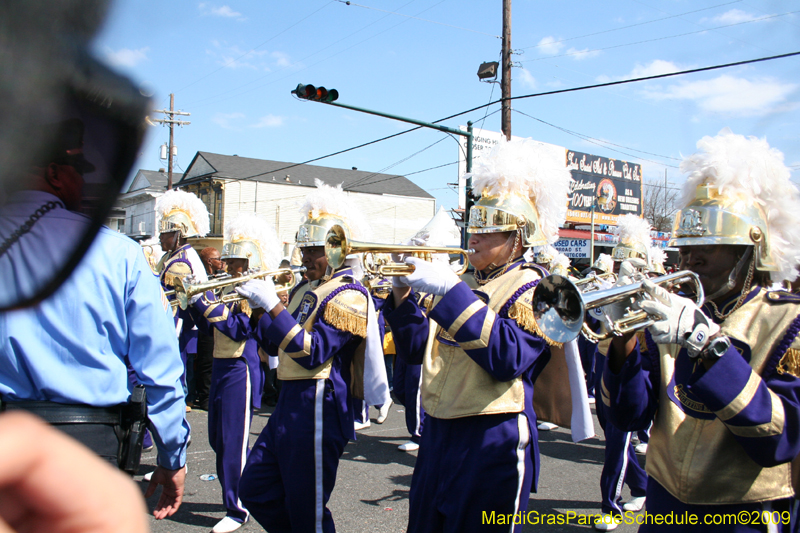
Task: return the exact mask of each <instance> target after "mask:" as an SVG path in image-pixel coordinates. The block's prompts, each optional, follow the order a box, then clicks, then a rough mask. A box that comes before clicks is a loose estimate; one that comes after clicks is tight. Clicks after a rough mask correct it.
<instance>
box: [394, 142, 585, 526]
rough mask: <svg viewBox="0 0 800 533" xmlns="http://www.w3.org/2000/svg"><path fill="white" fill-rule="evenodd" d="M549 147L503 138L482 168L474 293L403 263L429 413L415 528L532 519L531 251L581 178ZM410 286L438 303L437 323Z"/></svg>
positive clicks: (400, 285)
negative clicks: (490, 518)
mask: <svg viewBox="0 0 800 533" xmlns="http://www.w3.org/2000/svg"><path fill="white" fill-rule="evenodd" d="M543 148H544V147H542V146H541V145H540V144H539V143H536V142H535V141H533V140H530V139H528V140H524V141H513V142H508V143H505V142H503V143H501V144H499V145H498V146H497V147H495V148H494V149H493V150H492V152H491V153H490V154H489V155H488V156H486V157H485V158H483V159H481V161H480V162H479V163H478V164H477V165H476V167H477V168H476V171H475V172H474V174H473V177H474V186H475V190H476V191H477V192H480V193H481V198H480V200H478V201H477V202H476V204H475V206H474V207H472V209H471V211H470V218H469V232H470V233H471V237H470V240H469V246H470V248H472V249H474V250H475V253H474V254H472V255H471V257H470V263H472V265H473V266H474V267H475V273H474V279H473V281H474V282H475V283H476V286H477V287H478V288H477V289H475V291H472V290H471V289H470V287H469V286H468V285H467V283H463V282H461V280H460V279H459V278H458V276H457V275H456V274H455V273H454V272H453V271H452V270H451V269H450V267H449V266H448V265H443V264H438V263H426V262H424V261H421V260H418V259H416V258H413V257H408V258H406V259H405V261H406V262H407V263H409V264H413V265H414V266H415V268H416V270H415V272H414V273H413V274H411V275H409V276H405V277H400V278H399V279H397V281H396V282H395V283H396V286H395V289H394V295H393V302H392V303H393V304H394V309H392V310H387V311H386V319H387V321H388V322H389V324H390V325H391V327H392V331H393V332H394V338H395V343H396V345H397V349H398V351H400V350H403V351H404V352H405V353H407V354H409V357H410V360H411V361H414V362H418V363H422V365H423V378H422V403H423V405H424V407H425V411H426V413H427V418H426V427H425V431H424V432H423V434H422V442H421V444H420V449H419V454H418V457H417V462H416V466H415V468H414V475H413V478H412V481H411V493H410V513H409V524H408V531H409V532H412V533H416V532H423V531H478V530H480V531H491V530H503V531H508V530H509V526H508V525H502V526H500V525H498V524H494V525H491V524H486V523H485V522H484V521H482V513H483V512H486V513H487V515H488V514H490V513H498V514H503V515H508V514H512V513H521V512H524V511H525V509H526V507H527V502H528V498H529V494H530V492H531V488H533V489H535V488H536V479H537V476H538V464H539V454H538V443H537V432H536V414H535V413H534V408H533V402H532V399H533V382H534V381H535V380H536V377H537V376H538V375H539V374H540V372H541V371H542V370H543V368H544V367H545V365H546V364H547V362H548V361H549V359H550V350H549V349H548V340H547V339H545V338H543V337H542V335H541V334H540V332H539V329H538V326H537V324H536V322H535V320H534V319H533V314H532V310H531V295H532V292H533V288H534V287H535V286H536V285H537V283H538V282H539V280H540V279H541V273H540V272H541V271H540V270H539V269H538V268H537V267H536V266H535V265H532V264H530V263H525V262H524V259H523V257H522V255H523V252H524V251H525V248H529V247H531V246H538V245H543V244H546V243H548V242H554V241H555V240H556V239H557V236H558V225H559V223H560V222H562V221H563V220H564V218H565V215H566V202H565V198H566V197H567V193H568V191H569V183H570V181H571V178H570V173H569V171H568V170H566V168H565V167H564V162H563V157H560V156H559V155H557V154H552V153H549V152H546V151H545V150H544V149H543ZM411 289H413V291H415V292H426V293H430V294H433V295H435V299H434V301H433V303H432V306H431V308H430V309H429V311H428V313H427V315H426V314H424V313H423V312H422V310H421V309H420V307H419V305H418V304H417V302H416V300H415V298H409V296H410V292H411ZM562 388H563V385H562ZM520 528H521V525H517V526H516V527H514V530H515V531H519V530H520Z"/></svg>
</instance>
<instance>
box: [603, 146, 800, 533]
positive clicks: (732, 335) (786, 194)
mask: <svg viewBox="0 0 800 533" xmlns="http://www.w3.org/2000/svg"><path fill="white" fill-rule="evenodd" d="M698 148H699V149H700V151H699V152H698V153H697V154H694V155H693V156H691V157H689V158H688V159H686V160H685V161H684V162H683V164H682V165H681V170H682V171H684V172H688V173H689V178H688V180H687V182H686V185H685V190H684V206H685V207H684V208H683V209H682V210H681V211H679V212H678V214H677V216H676V219H675V225H674V230H673V240H672V242H671V243H670V245H671V246H678V247H680V253H681V268H682V269H688V270H692V271H693V272H695V273H696V274H697V275H698V276H699V278H700V281H701V283H702V286H703V289H704V291H705V300H704V303H703V305H702V307H701V308H698V307H697V306H696V305H695V303H694V300H692V299H689V298H684V297H682V296H678V295H677V294H673V293H669V292H667V291H666V290H665V289H663V288H660V287H656V286H654V285H652V284H651V283H650V282H645V287H646V290H647V293H648V294H649V295H651V296H652V298H653V299H652V300H650V301H647V302H644V303H642V304H641V307H642V308H643V309H644V310H646V311H647V312H648V314H650V315H652V316H653V317H655V318H656V319H657V320H658V321H657V322H656V323H655V324H654V325H653V326H651V327H650V333H651V334H652V338H653V341H655V343H657V344H658V347H657V349H654V350H650V351H649V353H650V354H652V365H653V370H652V371H651V372H649V373H648V372H645V371H643V370H642V366H643V360H642V355H641V353H640V347H639V346H638V344H637V341H636V337H635V336H634V337H632V336H625V337H618V338H615V340H614V341H613V342H612V346H611V349H610V350H609V354H608V356H609V358H608V363H607V366H606V368H605V370H604V374H603V378H602V396H603V402H604V404H605V405H606V407H608V408H609V409H608V415H609V418H610V419H611V421H612V423H613V424H615V425H616V426H618V427H619V428H621V429H623V430H625V431H633V430H640V429H645V428H646V427H647V425H648V424H649V423H650V420H651V419H653V420H654V422H653V427H652V430H651V438H650V444H649V447H648V450H647V473H648V474H649V476H650V478H649V481H648V485H647V512H648V515H643V516H644V517H645V518H647V517H648V516H649V520H648V521H646V522H645V523H644V524H643V525H642V526H641V528H640V531H685V530H687V529H688V530H698V531H699V530H702V531H726V532H730V531H735V532H740V531H788V530H789V522H790V511H789V506H790V501H791V497H792V495H793V494H794V490H793V489H792V483H791V465H790V462H791V461H792V459H794V457H795V456H796V455H797V454H798V451H800V401H798V395H800V380H798V378H797V376H798V374H799V373H798V364H797V363H798V359H797V355H798V353H800V352H798V351H797V350H798V349H800V339H797V333H798V331H800V315H799V313H800V299H798V297H797V296H795V295H793V294H791V293H788V292H782V291H773V292H768V291H767V287H769V286H770V284H771V282H780V281H783V280H785V279H789V280H793V279H794V278H795V277H796V275H797V274H796V271H795V266H796V265H797V264H798V257H797V253H798V250H800V247H798V240H800V233H799V232H798V227H800V224H799V223H800V218H799V217H800V201H798V191H797V189H796V188H795V186H794V185H793V184H791V182H790V181H789V176H790V173H789V170H788V169H787V168H786V167H785V166H784V164H783V155H782V154H781V153H780V152H778V151H777V150H775V149H772V148H770V147H769V145H768V144H767V143H766V141H765V140H763V139H756V138H749V139H748V138H745V137H743V136H741V135H734V134H732V133H731V132H730V131H729V130H723V131H722V132H720V134H719V135H717V136H716V137H713V138H711V137H705V138H703V139H701V140H700V142H699V143H698ZM631 273H632V269H631V267H630V265H629V264H627V263H623V266H622V268H621V270H620V280H621V283H625V281H626V279H628V280H629V279H630V278H628V276H630V275H631ZM616 311H618V310H612V313H613V312H616ZM654 352H655V353H654ZM669 513H673V516H674V517H675V518H674V520H673V522H674V523H673V524H672V525H668V526H665V525H653V519H654V518H658V515H661V516H666V515H668V514H669ZM723 515H724V516H727V517H728V518H727V520H726V521H725V522H722V524H721V525H715V524H720V521H721V520H722V516H723ZM695 521H696V522H695ZM693 523H695V524H697V525H694V526H692V525H691V524H693ZM687 524H689V525H687Z"/></svg>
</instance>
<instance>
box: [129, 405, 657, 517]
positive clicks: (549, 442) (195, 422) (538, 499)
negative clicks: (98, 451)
mask: <svg viewBox="0 0 800 533" xmlns="http://www.w3.org/2000/svg"><path fill="white" fill-rule="evenodd" d="M271 411H272V408H266V409H263V410H262V411H260V412H257V413H256V415H255V416H254V418H253V426H252V430H251V435H250V443H251V445H252V444H253V443H255V440H256V438H257V437H258V435H259V433H260V432H261V430H262V429H263V427H264V426H265V425H266V423H267V420H269V416H270V413H271ZM370 416H371V417H372V425H371V426H370V427H369V428H367V429H365V430H361V431H359V432H358V440H357V441H354V442H350V443H349V444H348V445H347V447H346V448H345V451H344V455H343V456H342V459H341V462H340V463H339V474H338V477H337V480H336V488H335V489H334V491H333V495H332V497H331V500H330V502H329V504H328V507H329V508H330V509H331V512H332V513H333V518H334V521H335V522H336V529H337V531H340V532H342V533H364V532H381V533H394V532H397V533H400V532H404V531H405V530H406V522H407V519H408V490H409V487H410V485H411V474H412V472H413V469H414V461H415V460H416V453H417V452H412V453H406V452H400V451H398V450H397V446H398V445H399V444H402V443H403V442H406V441H407V440H408V433H407V432H406V428H405V422H404V418H403V417H404V414H403V407H402V406H399V405H397V404H395V405H393V406H392V409H391V413H390V415H389V417H388V419H387V420H386V422H385V423H383V424H380V425H379V424H376V423H375V417H376V416H377V410H376V409H372V410H371V412H370ZM187 419H188V420H189V423H190V424H191V426H192V445H191V446H190V447H189V451H188V459H187V464H188V468H189V472H188V475H187V477H186V497H185V499H184V502H183V505H182V506H181V508H180V510H179V511H178V512H177V513H176V514H175V515H174V516H172V517H171V518H170V519H167V520H161V521H156V520H155V519H151V528H152V531H153V532H155V533H166V532H176V533H177V532H180V533H190V532H191V533H195V532H201V531H202V532H207V531H210V530H211V528H212V527H213V526H214V524H216V523H217V522H218V521H219V520H220V519H222V518H223V517H224V516H225V509H224V507H223V506H222V496H221V490H220V485H219V481H218V480H214V481H202V480H201V479H200V476H202V475H204V474H216V468H215V458H214V452H213V451H212V450H211V447H210V446H209V444H208V430H207V413H206V412H205V411H200V410H194V411H192V412H191V413H187ZM595 431H596V433H597V434H598V437H595V438H592V439H588V440H586V441H583V442H581V443H578V444H576V443H573V442H572V440H571V438H570V434H569V430H565V429H561V428H559V429H556V430H553V431H549V432H540V433H539V446H540V453H541V472H540V475H539V489H538V492H537V493H535V494H531V497H530V500H529V503H528V511H529V512H530V511H535V513H532V514H530V515H529V516H531V517H532V518H535V517H536V516H539V517H541V516H543V515H550V516H551V517H552V516H553V515H562V516H565V515H567V513H574V514H576V515H589V514H598V513H600V472H601V470H602V467H603V451H604V441H603V438H602V431H601V430H600V427H599V425H598V424H597V421H596V419H595ZM639 459H640V461H641V463H642V464H643V465H644V457H640V458H639ZM155 461H156V456H155V452H150V453H147V454H144V455H143V457H142V466H141V468H140V475H138V476H136V477H135V480H136V481H139V482H140V484H141V488H142V491H144V490H145V488H146V483H144V482H141V481H142V475H143V474H144V473H146V472H149V471H151V470H153V469H154V468H155ZM464 467H465V468H468V467H469V465H464ZM628 497H630V493H629V492H628V490H627V487H626V488H625V489H624V492H623V498H624V499H625V498H628ZM156 501H157V499H156V496H154V497H152V498H150V499H149V500H148V505H149V507H150V509H152V508H153V506H154V505H155V503H156ZM536 513H538V515H537V514H536ZM569 516H573V515H572V514H570V515H569ZM562 521H563V518H562ZM576 521H577V519H576V518H572V519H571V522H570V524H569V525H564V524H563V523H562V524H561V525H559V524H551V525H547V524H538V525H530V524H529V525H525V526H524V528H523V531H525V532H531V533H532V532H548V533H549V532H556V531H592V530H593V529H592V527H591V526H590V525H578V524H577V523H576ZM636 529H637V527H636V526H634V525H626V524H622V525H620V526H619V528H617V529H616V531H618V532H620V533H631V532H633V531H636ZM239 531H241V532H243V533H251V532H258V531H264V530H263V528H261V526H260V525H259V524H258V523H256V522H255V521H251V522H249V523H247V524H245V525H244V526H243V527H242V528H241V529H240V530H239Z"/></svg>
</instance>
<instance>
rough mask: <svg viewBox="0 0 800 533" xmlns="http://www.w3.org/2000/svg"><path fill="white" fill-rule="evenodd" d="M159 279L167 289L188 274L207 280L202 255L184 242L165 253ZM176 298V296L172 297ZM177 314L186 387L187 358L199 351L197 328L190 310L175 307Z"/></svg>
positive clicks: (172, 287) (160, 266)
mask: <svg viewBox="0 0 800 533" xmlns="http://www.w3.org/2000/svg"><path fill="white" fill-rule="evenodd" d="M157 268H158V271H159V273H160V274H159V279H160V280H161V286H162V287H163V288H164V290H165V291H171V290H173V289H174V288H175V280H177V279H183V278H185V277H188V276H195V277H196V278H197V280H198V281H200V282H202V281H206V280H207V279H208V275H207V274H206V270H205V267H203V263H202V261H201V260H200V256H199V255H197V252H196V251H195V250H194V248H192V245H190V244H184V245H183V246H181V247H180V248H178V249H177V250H175V251H174V252H172V253H170V254H165V255H164V257H162V258H161V260H160V261H159V263H158V267H157ZM172 298H174V296H173V297H172ZM173 312H174V316H175V327H176V328H180V329H178V330H177V333H178V347H179V348H180V351H181V359H182V360H183V366H184V372H183V376H182V377H181V381H182V382H183V385H184V387H185V386H186V359H187V355H188V354H190V353H197V328H196V327H195V325H196V324H195V322H194V319H193V318H192V314H191V313H190V312H189V311H188V310H182V309H180V308H179V307H174V308H173Z"/></svg>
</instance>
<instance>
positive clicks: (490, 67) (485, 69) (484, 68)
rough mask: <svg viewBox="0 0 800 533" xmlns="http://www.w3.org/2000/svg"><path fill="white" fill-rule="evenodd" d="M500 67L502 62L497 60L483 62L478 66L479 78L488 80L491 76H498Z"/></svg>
mask: <svg viewBox="0 0 800 533" xmlns="http://www.w3.org/2000/svg"><path fill="white" fill-rule="evenodd" d="M499 67H500V63H498V62H497V61H489V62H488V63H481V66H480V67H478V79H479V80H488V79H489V78H495V79H496V78H497V69H498V68H499Z"/></svg>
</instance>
